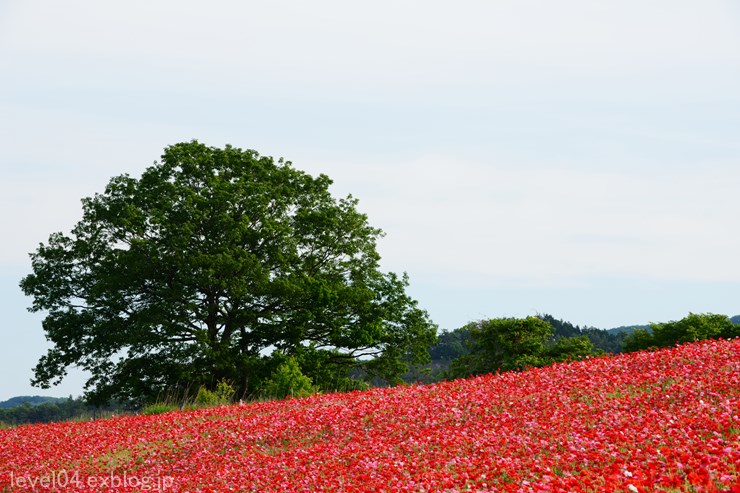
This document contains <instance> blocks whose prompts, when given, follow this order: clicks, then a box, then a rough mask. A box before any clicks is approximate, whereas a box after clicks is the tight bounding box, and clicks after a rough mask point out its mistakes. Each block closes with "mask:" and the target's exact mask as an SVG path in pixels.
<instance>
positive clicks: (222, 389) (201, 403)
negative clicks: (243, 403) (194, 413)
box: [195, 380, 235, 407]
mask: <svg viewBox="0 0 740 493" xmlns="http://www.w3.org/2000/svg"><path fill="white" fill-rule="evenodd" d="M234 392H235V391H234V387H232V386H231V385H230V384H229V383H228V382H227V381H226V380H221V381H220V382H218V384H216V390H208V389H207V388H205V387H201V388H199V389H198V394H197V395H196V396H195V404H196V406H198V407H211V406H220V405H223V404H228V403H230V402H231V398H232V397H233V395H234Z"/></svg>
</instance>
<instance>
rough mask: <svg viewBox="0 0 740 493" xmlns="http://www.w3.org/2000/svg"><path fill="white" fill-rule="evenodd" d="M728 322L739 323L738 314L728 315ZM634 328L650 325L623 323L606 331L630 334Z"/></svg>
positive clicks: (643, 327)
mask: <svg viewBox="0 0 740 493" xmlns="http://www.w3.org/2000/svg"><path fill="white" fill-rule="evenodd" d="M730 322H732V323H733V324H735V325H740V315H735V316H734V317H730ZM635 329H645V330H648V331H649V330H650V326H649V325H623V326H621V327H614V328H613V329H607V332H609V333H611V334H619V333H621V332H625V333H627V334H630V333H632V332H633V331H634V330H635Z"/></svg>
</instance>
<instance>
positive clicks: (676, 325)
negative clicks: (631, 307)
mask: <svg viewBox="0 0 740 493" xmlns="http://www.w3.org/2000/svg"><path fill="white" fill-rule="evenodd" d="M720 337H721V338H727V339H729V338H733V337H740V326H738V325H736V324H734V323H733V322H732V321H731V319H730V318H729V317H727V315H718V314H714V313H689V314H688V315H687V316H686V317H684V318H682V319H681V320H674V321H671V322H664V323H653V324H650V330H646V329H636V330H635V331H634V332H632V333H631V334H629V335H628V336H627V338H626V339H625V341H624V350H625V351H628V352H629V351H639V350H643V349H649V348H662V347H670V346H673V345H675V344H683V343H686V342H694V341H701V340H704V339H716V338H720Z"/></svg>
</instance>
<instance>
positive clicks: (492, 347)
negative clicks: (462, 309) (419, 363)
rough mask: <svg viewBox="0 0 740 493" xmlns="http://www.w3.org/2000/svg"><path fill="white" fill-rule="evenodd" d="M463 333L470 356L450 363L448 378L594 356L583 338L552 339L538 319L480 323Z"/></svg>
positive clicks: (547, 323) (550, 330) (528, 318)
mask: <svg viewBox="0 0 740 493" xmlns="http://www.w3.org/2000/svg"><path fill="white" fill-rule="evenodd" d="M466 329H467V332H468V342H467V344H468V347H469V352H468V353H467V354H464V355H463V356H460V357H458V358H456V359H455V360H453V362H452V364H451V365H450V367H449V369H448V370H447V376H448V377H451V378H459V377H466V376H469V375H480V374H484V373H491V372H495V371H511V370H524V369H526V368H530V367H537V366H544V365H547V364H550V363H553V362H556V361H571V360H577V359H582V358H585V357H586V356H590V355H592V354H594V348H593V345H592V344H591V341H589V339H588V338H587V337H585V336H581V337H573V338H570V337H565V338H560V339H557V340H555V339H553V336H552V333H553V328H552V325H550V323H549V322H547V321H545V320H543V319H541V318H539V317H527V318H495V319H490V320H481V321H479V322H474V323H471V324H468V325H467V326H465V327H463V329H462V330H463V331H465V330H466Z"/></svg>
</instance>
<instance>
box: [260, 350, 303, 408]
mask: <svg viewBox="0 0 740 493" xmlns="http://www.w3.org/2000/svg"><path fill="white" fill-rule="evenodd" d="M261 390H262V392H261V393H262V396H263V397H267V398H273V399H285V398H286V397H306V396H308V395H311V394H314V393H316V388H315V387H314V386H313V382H312V381H311V379H310V378H309V377H307V376H306V375H304V374H303V373H301V368H300V367H299V366H298V362H297V361H296V360H295V358H293V357H292V356H291V357H289V358H288V359H286V360H285V362H283V363H281V364H280V366H278V367H277V370H275V371H274V372H273V373H272V375H271V376H270V378H268V379H267V380H265V381H264V382H263V383H262V389H261Z"/></svg>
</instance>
